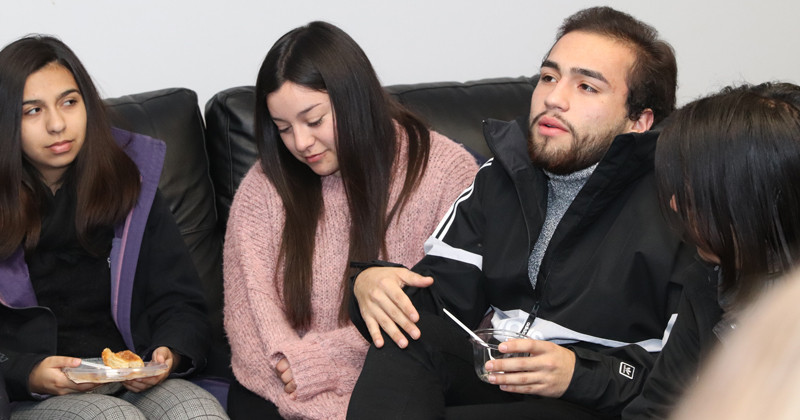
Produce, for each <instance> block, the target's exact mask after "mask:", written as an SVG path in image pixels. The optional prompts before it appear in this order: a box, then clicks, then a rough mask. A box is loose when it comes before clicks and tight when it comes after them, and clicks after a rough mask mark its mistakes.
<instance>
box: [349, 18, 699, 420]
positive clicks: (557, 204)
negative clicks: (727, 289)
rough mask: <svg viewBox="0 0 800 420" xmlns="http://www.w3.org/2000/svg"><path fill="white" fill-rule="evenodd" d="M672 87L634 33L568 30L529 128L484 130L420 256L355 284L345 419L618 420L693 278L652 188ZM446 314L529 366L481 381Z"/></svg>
mask: <svg viewBox="0 0 800 420" xmlns="http://www.w3.org/2000/svg"><path fill="white" fill-rule="evenodd" d="M676 78H677V65H676V62H675V57H674V54H673V51H672V48H671V47H670V46H669V44H667V43H666V42H664V41H661V40H660V39H659V38H658V34H657V32H656V31H655V30H654V29H653V28H652V27H650V26H648V25H646V24H644V23H642V22H640V21H638V20H636V19H634V18H633V17H631V16H629V15H627V14H624V13H621V12H618V11H616V10H613V9H610V8H607V7H601V8H591V9H586V10H583V11H580V12H578V13H576V14H575V15H573V16H571V17H569V18H567V19H566V20H565V22H564V24H563V25H562V27H561V29H560V31H559V34H558V38H557V42H556V43H555V45H554V46H553V47H552V49H551V50H550V52H549V53H548V55H547V57H546V58H545V60H544V61H543V63H542V66H541V77H540V79H539V82H538V84H537V86H536V88H535V90H534V93H533V96H532V99H531V114H530V116H529V117H523V118H520V119H518V120H517V121H512V122H508V123H503V122H498V121H491V120H490V121H487V122H485V123H484V132H485V135H486V140H487V142H488V144H489V147H490V149H491V150H492V152H493V154H494V156H495V157H494V159H492V160H490V161H489V162H487V163H486V164H485V165H484V166H483V167H482V168H481V170H480V171H479V173H478V175H477V176H476V178H475V181H474V183H473V185H472V186H471V187H470V188H469V189H467V190H466V191H465V192H464V193H463V194H462V195H461V197H460V198H459V199H458V200H457V201H456V203H455V204H454V205H453V208H452V210H451V212H450V213H449V214H448V215H447V216H446V217H445V218H444V220H442V222H441V224H440V225H439V227H438V228H437V230H436V231H435V232H434V234H433V235H432V236H431V237H430V239H429V240H428V241H427V242H426V244H425V251H426V256H425V258H423V259H422V260H421V261H420V262H419V263H418V264H417V265H416V266H414V268H413V269H412V270H411V271H409V270H406V269H405V268H400V267H391V266H390V265H391V264H382V265H383V267H372V268H368V269H366V270H364V271H362V272H361V273H360V274H359V275H358V276H357V277H356V279H355V282H354V293H355V299H352V301H351V302H352V304H351V317H352V318H353V322H354V323H355V324H356V326H358V327H359V328H360V330H361V331H362V334H364V336H365V337H367V338H368V339H371V340H372V342H373V344H374V345H373V346H372V347H371V348H370V351H369V354H368V356H367V359H366V362H365V366H364V370H363V372H362V375H361V377H360V379H359V382H358V383H357V385H356V387H355V390H354V392H353V396H352V399H351V403H350V409H349V412H348V418H351V419H359V418H389V417H391V418H413V419H426V418H444V417H448V418H471V417H475V418H483V417H485V416H486V415H490V414H491V415H493V416H496V415H512V416H515V417H520V416H522V417H523V418H571V419H574V418H603V417H608V416H616V415H618V414H619V413H620V411H621V410H622V408H624V406H625V404H627V402H629V401H630V400H631V399H632V398H634V397H635V396H636V395H637V394H638V393H639V391H640V390H641V387H642V384H643V382H644V380H645V378H646V377H647V374H648V372H649V370H650V369H651V367H652V365H653V362H654V360H655V356H656V355H657V353H658V352H659V351H660V350H661V348H662V346H663V343H664V341H665V340H666V338H667V336H668V334H669V331H670V328H671V326H672V324H673V323H674V320H675V315H674V314H675V312H676V308H677V303H678V298H679V296H680V293H681V283H682V280H683V279H684V278H686V276H701V275H703V272H702V269H701V268H700V267H699V266H698V265H697V264H696V262H695V260H694V258H693V254H694V250H693V249H690V248H689V247H688V246H686V245H684V244H683V243H682V242H681V241H680V238H679V237H678V236H676V235H675V234H674V233H673V232H671V231H670V229H669V227H668V226H667V224H666V223H665V221H664V220H663V217H662V215H661V214H660V210H659V205H658V201H657V197H656V188H655V183H654V177H653V154H654V150H655V142H656V138H657V137H658V134H657V133H656V132H653V131H649V130H650V128H651V127H652V126H653V125H654V124H657V123H659V122H660V121H662V120H663V119H664V118H666V117H667V116H668V115H669V114H670V113H671V112H672V111H673V110H674V108H675V89H676ZM404 287H405V290H403V289H402V288H404ZM444 308H446V309H448V310H449V311H450V312H452V313H453V314H455V316H456V317H458V318H459V319H461V320H462V321H463V322H464V323H465V324H466V325H468V326H470V327H472V328H474V327H477V326H478V325H479V324H480V323H481V321H482V320H484V318H486V319H485V320H486V321H488V320H489V319H491V324H492V325H493V326H494V327H495V328H502V329H506V330H515V331H521V332H523V333H524V334H526V335H527V336H529V337H531V338H533V339H530V340H518V341H512V342H508V343H507V344H505V348H502V346H501V351H505V352H524V353H530V357H522V358H515V359H507V360H494V361H490V362H488V363H487V365H486V368H487V371H489V372H490V373H491V374H490V375H489V377H488V381H489V383H484V382H481V381H480V380H479V379H478V377H477V375H475V373H474V369H473V360H472V350H471V346H470V344H469V342H468V340H467V339H466V334H464V333H463V332H462V331H460V330H458V329H457V327H456V326H455V324H454V323H453V322H452V321H450V320H449V319H446V318H444V317H442V309H444ZM487 314H489V315H487ZM381 328H382V329H383V330H384V331H385V333H386V334H387V335H388V336H389V337H390V338H391V340H385V339H384V337H383V336H382V334H381ZM502 372H505V373H502ZM390 414H391V415H390Z"/></svg>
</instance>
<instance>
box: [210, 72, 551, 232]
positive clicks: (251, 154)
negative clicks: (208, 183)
mask: <svg viewBox="0 0 800 420" xmlns="http://www.w3.org/2000/svg"><path fill="white" fill-rule="evenodd" d="M536 81H538V77H537V76H535V77H534V78H528V77H518V78H500V79H485V80H478V81H474V82H466V83H456V82H447V83H423V84H416V85H394V86H387V87H386V91H387V92H389V93H390V94H391V95H392V96H394V97H395V98H396V99H397V100H399V101H400V102H401V103H402V104H404V105H406V106H407V107H408V108H410V109H411V110H413V111H415V112H417V113H418V114H419V115H420V116H421V117H422V118H423V119H424V120H425V121H426V122H427V123H428V124H429V125H430V127H431V128H433V129H434V130H435V131H438V132H440V133H442V134H444V135H446V136H448V137H450V138H451V139H453V140H455V141H457V142H460V143H462V144H464V145H465V146H467V148H468V149H470V151H471V152H473V154H476V155H477V156H478V157H479V158H480V159H483V160H485V159H486V158H488V157H491V153H490V152H489V148H488V147H487V146H486V142H485V141H484V140H483V128H482V124H481V122H482V121H483V120H484V119H486V118H495V119H500V120H512V119H514V118H516V117H517V116H519V115H527V114H528V113H529V111H530V100H531V93H532V92H533V86H534V84H535V82H536ZM254 107H255V87H254V86H241V87H235V88H231V89H226V90H223V91H222V92H219V93H218V94H216V95H214V97H212V98H211V99H210V100H209V101H208V103H206V138H207V147H208V156H209V169H210V173H211V179H212V181H213V183H214V189H215V191H216V195H217V197H216V199H217V215H218V219H217V223H218V225H219V228H220V231H221V232H224V231H225V227H226V224H227V222H228V213H229V210H230V206H231V202H232V201H233V196H234V194H236V189H237V188H238V187H239V183H240V182H241V180H242V178H243V177H244V175H245V174H246V173H247V171H248V170H249V169H250V167H251V166H252V165H253V163H254V162H255V160H256V146H255V142H254V140H253V133H254V124H253V113H254Z"/></svg>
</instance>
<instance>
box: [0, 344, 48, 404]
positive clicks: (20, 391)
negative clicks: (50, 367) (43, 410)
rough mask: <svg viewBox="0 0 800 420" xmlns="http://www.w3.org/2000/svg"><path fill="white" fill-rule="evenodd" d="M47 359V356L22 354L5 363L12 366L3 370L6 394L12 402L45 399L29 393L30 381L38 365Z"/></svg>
mask: <svg viewBox="0 0 800 420" xmlns="http://www.w3.org/2000/svg"><path fill="white" fill-rule="evenodd" d="M46 358H47V355H43V354H20V355H16V356H15V357H14V359H12V360H7V361H6V362H4V363H3V364H6V363H10V366H7V367H6V366H4V369H3V376H4V379H5V383H6V392H7V393H8V399H9V400H10V401H27V400H41V399H43V398H44V397H45V396H43V395H39V394H33V393H31V392H30V391H29V389H28V379H29V378H30V375H31V372H32V371H33V368H34V367H35V366H36V364H38V363H39V362H41V361H42V360H44V359H46Z"/></svg>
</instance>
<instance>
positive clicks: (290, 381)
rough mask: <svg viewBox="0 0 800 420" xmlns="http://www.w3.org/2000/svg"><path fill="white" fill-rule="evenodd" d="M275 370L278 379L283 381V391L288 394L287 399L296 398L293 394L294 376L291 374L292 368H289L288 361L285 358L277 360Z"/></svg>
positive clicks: (294, 386)
mask: <svg viewBox="0 0 800 420" xmlns="http://www.w3.org/2000/svg"><path fill="white" fill-rule="evenodd" d="M275 370H276V371H277V373H278V377H279V378H281V381H283V391H284V392H285V393H287V394H289V399H290V400H293V399H295V398H297V397H296V396H295V393H294V391H296V390H297V384H296V383H295V382H294V375H293V374H292V368H291V367H289V361H288V360H286V358H285V357H284V358H283V359H281V360H279V361H278V364H277V365H275Z"/></svg>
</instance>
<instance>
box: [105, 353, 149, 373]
mask: <svg viewBox="0 0 800 420" xmlns="http://www.w3.org/2000/svg"><path fill="white" fill-rule="evenodd" d="M102 356H103V363H104V364H105V365H106V366H108V367H110V368H113V369H128V368H140V367H144V362H143V361H142V358H141V357H139V356H137V355H136V353H134V352H132V351H130V350H123V351H121V352H119V353H114V352H112V351H111V350H110V349H105V350H103V355H102Z"/></svg>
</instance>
